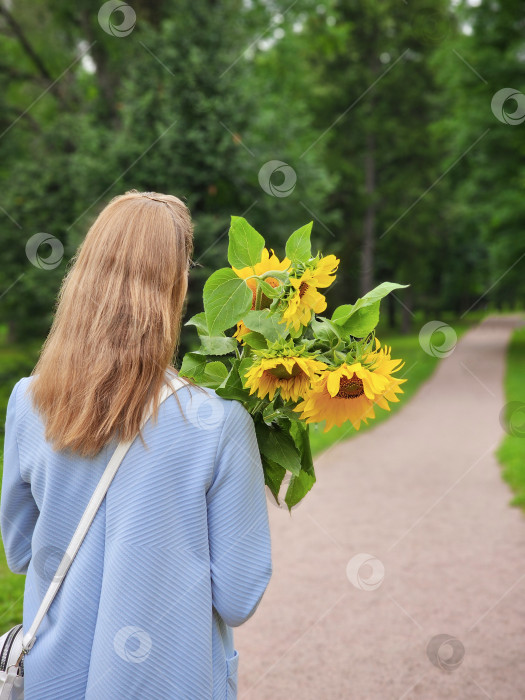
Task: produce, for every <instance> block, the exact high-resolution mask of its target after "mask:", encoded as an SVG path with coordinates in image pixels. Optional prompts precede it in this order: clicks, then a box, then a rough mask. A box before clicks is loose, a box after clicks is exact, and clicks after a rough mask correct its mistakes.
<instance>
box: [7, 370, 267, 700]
mask: <svg viewBox="0 0 525 700" xmlns="http://www.w3.org/2000/svg"><path fill="white" fill-rule="evenodd" d="M165 376H166V378H168V379H169V376H170V375H169V371H167V372H166V375H165ZM32 381H34V377H28V378H24V379H22V380H20V382H18V384H17V385H16V386H15V389H14V390H13V393H12V394H11V398H10V400H9V406H8V414H7V421H6V446H5V460H4V477H3V482H2V501H1V524H2V537H3V541H4V546H5V550H6V556H7V560H8V564H9V566H10V568H11V569H12V570H14V571H17V572H18V573H27V579H26V594H25V599H24V619H23V622H24V629H26V630H27V629H28V628H29V626H30V624H31V622H32V620H33V618H34V616H35V614H36V612H37V609H38V606H39V605H40V602H41V600H42V598H43V596H44V595H45V592H46V590H47V588H48V586H49V583H50V582H51V580H52V577H53V575H54V574H55V572H56V569H57V566H58V564H59V562H60V560H61V558H62V556H63V553H64V551H65V549H66V547H67V545H68V544H69V541H70V539H71V537H72V535H73V532H74V530H75V529H76V526H77V525H78V522H79V520H80V518H81V516H82V513H83V512H84V509H85V507H86V505H87V503H88V501H89V499H90V497H91V495H92V493H93V491H94V490H95V487H96V485H97V483H98V480H99V479H100V477H101V475H102V473H103V471H104V469H105V467H106V465H107V462H108V461H109V459H110V457H111V455H112V453H113V451H114V449H115V447H116V445H117V440H116V438H115V439H113V440H112V441H111V442H109V443H108V444H107V445H106V447H104V448H103V449H102V450H101V452H100V453H99V454H98V455H97V456H96V457H94V458H82V457H79V456H77V455H76V454H74V453H73V452H70V451H69V450H62V451H55V450H54V449H52V447H51V446H50V444H49V443H48V442H46V440H45V438H44V423H43V421H42V420H41V417H40V415H39V414H38V412H37V411H36V410H35V409H34V408H33V406H32V405H31V400H30V396H29V395H28V394H27V393H26V392H27V389H28V387H29V385H30V383H31V382H32ZM177 397H178V400H179V401H180V407H179V405H178V402H177ZM177 397H175V396H170V397H169V398H168V399H166V400H165V401H164V402H163V403H162V404H161V405H160V408H159V414H158V419H157V421H156V422H155V423H153V422H152V420H151V419H150V421H148V423H147V424H146V426H145V428H144V431H143V434H144V439H145V441H146V445H147V448H145V447H144V446H143V445H142V443H141V441H140V440H139V439H137V440H135V441H134V443H133V444H132V446H131V448H130V450H129V452H128V454H127V455H126V457H125V458H124V460H123V462H122V464H121V466H120V468H119V470H118V472H117V474H116V476H115V478H114V480H113V482H112V483H111V485H110V487H109V490H108V492H107V495H106V498H105V499H104V501H103V503H102V505H101V507H100V509H99V511H98V512H97V515H96V516H95V519H94V521H93V523H92V525H91V527H90V529H89V531H88V533H87V535H86V538H85V540H84V542H83V543H82V545H81V547H80V550H79V552H78V554H77V556H76V558H75V560H74V561H73V563H72V565H71V568H70V570H69V572H68V573H67V576H66V578H65V581H64V583H63V584H62V587H61V588H60V590H59V592H58V595H57V597H56V598H55V600H54V602H53V604H52V606H51V608H50V610H49V612H48V614H47V615H46V617H45V618H44V621H43V623H42V625H41V627H40V629H39V631H38V634H37V640H36V642H35V645H34V647H33V648H32V649H31V651H30V652H29V654H28V655H27V656H26V657H25V662H24V665H25V698H26V700H48V699H49V700H51V699H52V700H57V699H58V700H81V699H82V698H86V699H87V700H110V699H111V700H115V698H126V699H130V700H131V699H133V698H141V699H145V700H146V699H148V698H152V699H153V698H155V699H157V698H162V699H163V700H168V699H169V700H179V699H180V700H201V699H202V700H210V699H214V698H221V700H224V698H235V697H236V696H237V692H236V689H237V669H238V661H239V658H238V653H237V651H236V650H235V648H234V642H233V630H232V629H231V628H232V627H234V626H237V625H240V624H242V623H243V622H244V621H245V620H247V619H248V618H249V617H250V616H251V615H252V614H253V612H254V610H255V609H256V607H257V605H258V603H259V601H260V599H261V597H262V595H263V593H264V591H265V589H266V587H267V585H268V582H269V580H270V577H271V573H272V565H271V546H270V532H269V523H268V512H267V506H266V498H265V489H264V477H263V471H262V467H261V463H260V456H259V451H258V448H257V441H256V438H255V431H254V427H253V422H252V419H251V416H250V415H249V414H248V412H247V411H246V410H245V409H244V407H243V406H242V405H241V404H239V403H237V402H235V401H226V400H224V399H221V398H219V397H218V396H216V395H215V393H214V392H213V391H211V390H209V389H207V390H205V391H203V390H201V389H198V388H195V387H191V386H185V387H183V388H181V389H179V390H178V392H177ZM181 409H182V410H181Z"/></svg>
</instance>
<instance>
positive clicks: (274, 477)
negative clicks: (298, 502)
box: [261, 455, 286, 505]
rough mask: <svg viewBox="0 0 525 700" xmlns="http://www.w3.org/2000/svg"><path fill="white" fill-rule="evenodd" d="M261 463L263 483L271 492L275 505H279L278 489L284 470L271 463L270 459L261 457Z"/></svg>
mask: <svg viewBox="0 0 525 700" xmlns="http://www.w3.org/2000/svg"><path fill="white" fill-rule="evenodd" d="M261 461H262V465H263V472H264V483H265V484H266V486H268V488H269V489H270V491H271V492H272V494H273V496H274V498H275V502H276V503H277V505H281V504H280V503H279V489H280V487H281V484H282V482H283V479H284V476H285V474H286V469H285V468H284V467H281V466H280V465H279V464H276V463H275V462H272V460H271V459H267V458H266V457H265V456H264V455H261Z"/></svg>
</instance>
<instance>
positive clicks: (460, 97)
mask: <svg viewBox="0 0 525 700" xmlns="http://www.w3.org/2000/svg"><path fill="white" fill-rule="evenodd" d="M114 6H115V7H117V6H120V8H121V9H120V10H118V9H114V11H113V12H112V13H111V12H109V10H111V7H110V8H109V10H108V12H106V15H107V17H106V19H104V16H102V17H100V15H99V11H100V9H101V7H102V3H100V4H99V3H98V2H91V1H90V0H78V1H77V2H75V3H71V2H65V0H55V1H54V2H53V3H51V2H46V1H44V0H32V2H28V0H11V1H10V2H7V0H0V192H1V195H0V236H1V237H2V261H3V263H2V268H1V271H0V293H2V297H1V306H0V314H1V317H0V324H2V325H4V326H5V327H6V328H7V332H8V339H9V340H10V341H11V342H13V341H22V340H26V339H35V340H38V339H40V340H41V339H43V338H44V337H45V334H46V332H47V330H48V329H49V326H50V323H51V321H52V314H53V305H54V299H55V297H56V293H57V291H58V288H59V285H60V281H61V279H62V277H63V275H64V273H65V271H66V269H67V263H68V260H69V258H70V257H71V256H72V255H73V253H74V251H75V250H76V248H77V246H78V244H79V242H80V241H81V240H82V238H83V236H84V235H85V233H86V231H87V229H88V228H89V226H90V224H91V223H92V221H93V220H94V218H95V217H96V215H97V214H98V212H99V211H100V209H101V208H102V207H103V206H104V205H105V204H106V203H107V202H108V201H109V199H110V198H111V197H113V196H115V195H117V194H120V193H122V192H125V191H126V190H128V189H131V188H136V189H139V190H157V191H161V192H169V193H173V194H176V195H178V196H180V197H182V198H185V199H186V201H187V203H188V205H189V207H190V209H191V211H192V214H193V217H194V220H195V255H194V260H195V261H197V262H198V263H199V265H198V266H197V267H196V268H195V269H194V270H193V271H192V278H191V285H190V294H189V298H188V310H187V313H188V315H191V314H193V313H195V312H196V311H197V310H199V308H200V303H201V302H200V295H201V291H202V285H203V282H204V280H205V278H206V277H207V276H208V275H209V274H210V273H211V271H213V269H215V268H217V267H221V266H223V265H224V264H225V261H226V257H225V256H226V245H227V231H228V228H229V218H230V215H232V214H234V215H239V216H245V217H246V218H247V219H248V220H249V221H250V223H251V224H252V225H253V226H255V228H257V229H258V230H259V231H260V232H261V233H262V234H263V235H264V236H265V237H266V239H267V241H268V242H269V243H270V244H271V245H272V246H274V247H275V249H276V253H277V254H278V255H282V254H283V251H282V249H280V245H281V244H282V242H283V241H284V240H285V239H286V238H287V237H288V235H289V234H290V233H291V232H292V231H293V230H294V229H295V228H298V227H299V226H301V225H302V224H304V223H306V222H308V221H310V220H313V221H314V228H313V241H314V245H316V246H317V247H319V248H320V249H322V250H323V251H324V252H325V253H328V252H334V253H336V254H338V255H339V256H340V257H341V266H340V271H339V275H338V280H337V283H336V284H335V286H334V287H333V289H331V290H330V291H329V294H328V298H329V303H330V304H333V305H335V304H338V303H341V302H348V300H349V299H354V298H355V297H357V296H359V295H360V294H362V293H364V292H366V291H368V290H369V289H370V288H372V287H373V286H374V284H375V283H376V281H377V280H383V279H389V280H395V281H399V282H402V283H409V284H410V285H411V286H410V288H409V289H407V290H403V292H402V293H400V294H399V295H396V296H393V297H392V299H391V300H390V306H388V307H386V305H385V309H384V312H385V311H387V312H388V313H387V314H386V317H387V318H388V320H389V322H390V325H391V326H393V327H395V328H403V329H404V330H408V329H409V327H410V324H411V321H412V318H413V316H414V314H419V315H422V316H423V318H425V317H428V318H436V317H437V316H438V315H439V314H440V313H443V312H444V311H453V312H455V313H456V314H457V315H460V314H465V313H466V312H467V311H468V310H470V309H474V308H478V307H480V306H488V305H491V304H492V305H496V306H497V307H498V308H510V307H515V306H519V305H521V304H522V300H523V293H524V291H525V236H524V234H523V228H524V224H525V200H524V198H523V196H522V192H523V184H524V183H523V180H524V174H523V173H524V171H523V168H522V161H523V158H522V157H523V155H524V151H525V138H524V133H525V132H524V129H525V123H523V124H522V123H521V121H520V119H521V117H524V118H525V106H524V105H523V102H522V100H523V99H525V98H523V95H521V93H520V92H519V91H520V89H522V87H523V85H522V83H523V64H524V61H525V41H524V26H525V15H524V12H523V6H522V4H521V3H519V2H518V1H517V0H508V1H506V2H505V3H502V2H496V1H495V0H494V1H492V2H486V0H483V1H481V0H470V2H453V3H452V4H450V3H449V2H446V1H445V0H414V1H413V2H410V3H404V2H399V0H378V2H374V3H371V2H366V1H365V0H362V1H361V0H327V1H322V0H317V1H316V2H310V0H302V1H301V3H292V4H290V3H288V2H280V0H272V1H268V0H266V1H262V0H244V2H243V1H242V0H224V1H223V2H221V3H217V2H213V1H212V0H192V1H191V2H189V0H178V2H175V0H156V1H155V2H146V1H145V0H134V1H133V2H131V3H130V5H125V4H123V3H114ZM105 7H108V4H107V3H106V5H105ZM122 8H124V11H122ZM128 8H130V9H128ZM103 25H105V26H103ZM505 88H508V89H514V90H515V92H516V93H517V95H515V96H514V97H512V96H510V97H507V99H506V100H505V95H503V96H501V94H500V97H497V98H495V97H494V96H495V95H496V94H497V93H500V91H502V90H503V89H505ZM494 100H495V102H494ZM491 105H492V108H491ZM498 110H499V112H498ZM498 114H499V116H498ZM513 115H514V116H513ZM520 115H521V116H520ZM41 232H45V233H47V234H49V235H50V236H52V237H54V238H56V239H58V242H59V243H58V244H57V245H59V246H60V245H61V246H63V257H61V262H60V263H59V264H56V266H53V265H49V264H46V262H45V259H46V257H47V255H48V254H49V252H50V251H51V250H52V248H51V247H50V246H49V244H48V243H47V244H46V242H45V240H44V241H43V242H42V243H41V244H40V246H39V247H38V251H37V253H38V255H39V256H40V258H38V257H36V259H35V255H37V253H35V254H34V256H33V258H34V259H33V263H32V262H30V261H29V260H28V257H31V255H30V252H29V253H28V251H27V250H26V245H27V244H28V241H30V239H32V237H33V236H34V235H35V234H37V233H41ZM44 238H45V237H44ZM33 247H34V246H33ZM55 252H56V248H55ZM58 252H59V253H60V250H59V251H58ZM39 259H41V260H42V261H43V262H41V263H38V260H39ZM50 260H51V259H50ZM46 268H47V269H46ZM192 342H193V335H192V332H191V331H189V332H188V333H185V334H184V336H183V343H182V349H183V350H186V349H188V348H189V346H190V345H191V343H192Z"/></svg>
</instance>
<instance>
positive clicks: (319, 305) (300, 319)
mask: <svg viewBox="0 0 525 700" xmlns="http://www.w3.org/2000/svg"><path fill="white" fill-rule="evenodd" d="M338 265H339V260H338V259H337V258H336V257H335V255H327V256H326V257H324V258H321V259H320V260H319V261H318V262H317V263H316V264H315V266H314V267H307V268H306V270H305V271H304V272H303V274H302V275H301V276H300V277H292V278H290V284H291V285H292V287H293V292H292V295H291V296H290V297H289V299H288V304H287V307H286V309H285V311H284V313H283V318H282V322H283V323H286V327H287V328H288V326H290V324H291V325H292V326H293V329H294V331H298V330H299V328H300V327H301V325H303V326H306V325H308V323H309V322H310V319H311V317H312V311H313V312H314V313H316V314H320V313H321V312H322V311H324V310H325V309H326V299H325V298H324V296H323V295H322V294H321V293H320V292H318V291H317V288H318V287H329V286H330V285H331V284H332V282H333V281H334V279H335V274H334V273H335V271H336V270H337V266H338Z"/></svg>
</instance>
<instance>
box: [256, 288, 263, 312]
mask: <svg viewBox="0 0 525 700" xmlns="http://www.w3.org/2000/svg"><path fill="white" fill-rule="evenodd" d="M261 301H262V287H261V285H260V284H259V282H258V281H257V292H256V294H255V310H256V311H259V309H260V308H261Z"/></svg>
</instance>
